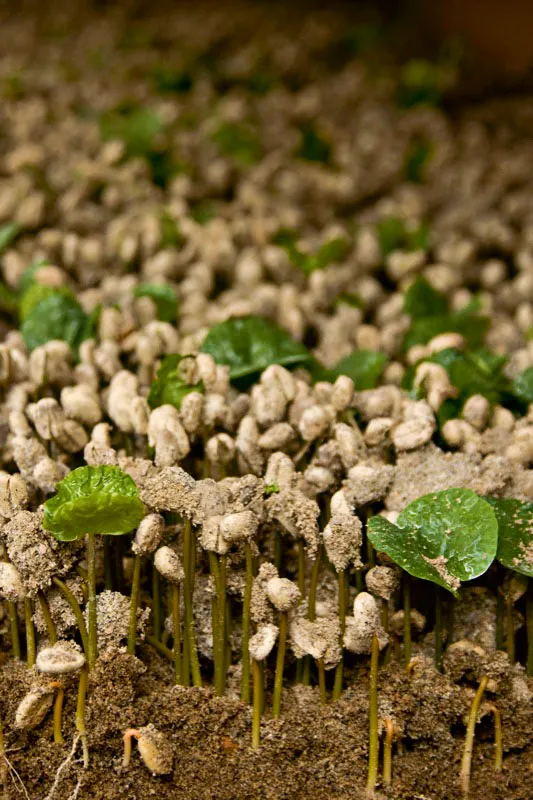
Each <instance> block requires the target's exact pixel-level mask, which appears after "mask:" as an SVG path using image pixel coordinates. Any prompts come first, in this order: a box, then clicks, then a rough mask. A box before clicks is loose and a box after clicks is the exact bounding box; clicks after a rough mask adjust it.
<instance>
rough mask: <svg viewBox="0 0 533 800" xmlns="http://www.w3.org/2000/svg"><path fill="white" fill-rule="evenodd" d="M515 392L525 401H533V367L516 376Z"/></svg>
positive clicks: (514, 382) (514, 381)
mask: <svg viewBox="0 0 533 800" xmlns="http://www.w3.org/2000/svg"><path fill="white" fill-rule="evenodd" d="M513 393H514V394H515V396H516V397H518V398H519V399H520V400H523V401H524V402H525V403H528V404H529V403H533V367H528V368H527V369H526V370H524V372H522V373H520V375H517V376H516V378H514V380H513Z"/></svg>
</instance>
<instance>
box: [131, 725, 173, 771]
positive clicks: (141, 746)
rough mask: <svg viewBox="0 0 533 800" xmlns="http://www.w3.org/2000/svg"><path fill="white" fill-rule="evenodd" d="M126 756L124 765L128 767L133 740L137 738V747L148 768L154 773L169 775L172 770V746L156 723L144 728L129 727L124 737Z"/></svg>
mask: <svg viewBox="0 0 533 800" xmlns="http://www.w3.org/2000/svg"><path fill="white" fill-rule="evenodd" d="M122 738H123V741H124V756H123V759H122V766H123V768H124V769H126V768H127V767H128V766H129V764H130V760H131V740H132V739H137V747H138V750H139V755H140V756H141V758H142V760H143V762H144V764H145V765H146V767H147V769H148V770H149V771H150V772H151V773H152V775H168V773H169V772H171V771H172V748H171V747H170V744H169V742H168V740H167V738H166V736H165V735H164V734H163V733H161V731H158V730H157V728H155V727H154V725H145V726H144V728H138V729H137V728H128V730H127V731H126V732H125V734H124V736H123V737H122Z"/></svg>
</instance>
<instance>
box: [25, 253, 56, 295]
mask: <svg viewBox="0 0 533 800" xmlns="http://www.w3.org/2000/svg"><path fill="white" fill-rule="evenodd" d="M47 264H50V262H49V261H48V259H47V258H40V259H39V260H38V261H34V262H33V264H30V266H29V267H28V269H25V270H24V272H23V273H22V275H21V276H20V279H19V290H20V291H21V292H22V293H24V292H26V291H27V290H28V289H29V288H30V286H31V285H32V283H34V281H35V274H36V273H37V272H38V271H39V269H40V268H41V267H45V266H46V265H47Z"/></svg>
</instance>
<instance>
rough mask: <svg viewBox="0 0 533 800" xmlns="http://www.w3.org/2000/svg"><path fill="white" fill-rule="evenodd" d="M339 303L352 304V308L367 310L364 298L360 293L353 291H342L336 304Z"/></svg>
mask: <svg viewBox="0 0 533 800" xmlns="http://www.w3.org/2000/svg"><path fill="white" fill-rule="evenodd" d="M339 303H345V304H346V305H347V306H351V307H352V308H359V309H361V311H364V310H365V302H364V300H363V298H362V297H360V296H359V295H358V294H354V293H353V292H341V294H340V295H339V296H338V297H337V299H336V300H335V305H339Z"/></svg>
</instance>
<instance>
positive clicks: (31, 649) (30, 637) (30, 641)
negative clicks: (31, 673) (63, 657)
mask: <svg viewBox="0 0 533 800" xmlns="http://www.w3.org/2000/svg"><path fill="white" fill-rule="evenodd" d="M32 615H33V608H32V604H31V600H30V598H29V597H25V598H24V624H25V627H26V663H27V665H28V668H30V667H33V665H34V664H35V651H36V647H35V628H34V627H33V618H32Z"/></svg>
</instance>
